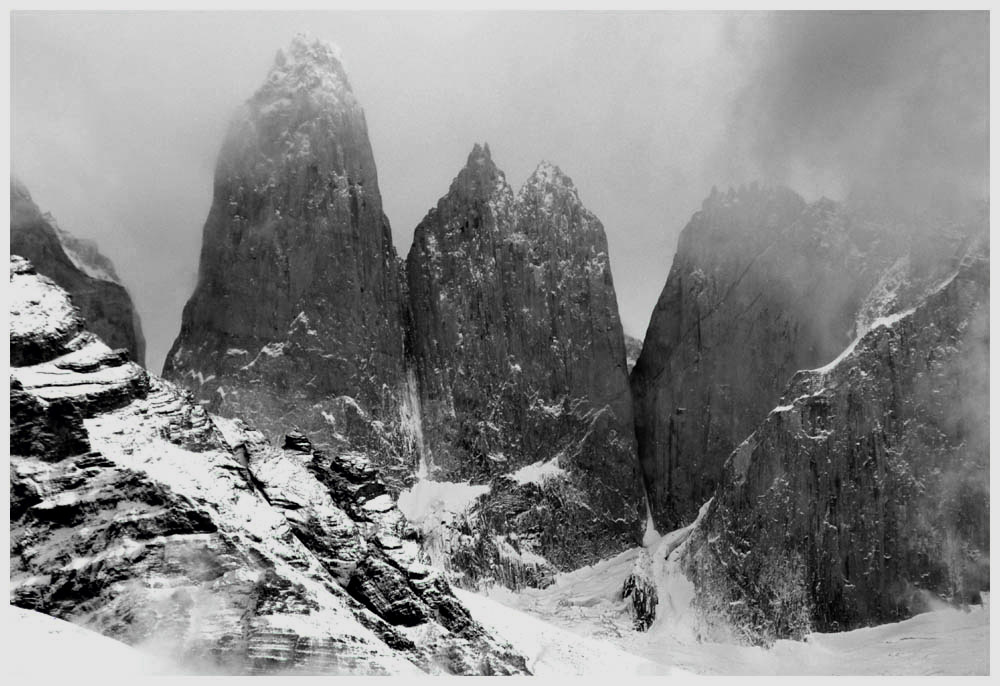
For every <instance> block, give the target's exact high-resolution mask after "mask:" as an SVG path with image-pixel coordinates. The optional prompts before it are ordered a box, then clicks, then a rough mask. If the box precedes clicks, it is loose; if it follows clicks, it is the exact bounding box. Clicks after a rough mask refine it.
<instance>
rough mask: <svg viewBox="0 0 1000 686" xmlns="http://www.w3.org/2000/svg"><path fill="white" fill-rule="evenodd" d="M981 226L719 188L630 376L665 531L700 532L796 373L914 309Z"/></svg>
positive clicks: (683, 244) (692, 232) (653, 500)
mask: <svg viewBox="0 0 1000 686" xmlns="http://www.w3.org/2000/svg"><path fill="white" fill-rule="evenodd" d="M973 224H975V222H973ZM970 231H971V229H970V228H969V226H966V225H964V224H963V225H961V226H951V227H942V226H941V225H928V227H926V228H922V229H920V230H917V229H913V228H912V227H907V228H906V231H900V230H897V228H896V227H893V226H889V225H887V224H885V223H884V222H882V223H880V222H875V221H871V220H868V219H866V218H865V217H864V216H860V215H857V214H853V213H851V212H849V211H847V210H845V209H844V208H843V207H841V206H839V205H837V204H836V203H833V202H832V201H829V200H825V199H824V200H820V201H818V202H816V203H813V204H806V202H805V201H803V200H802V198H800V197H799V196H798V195H796V194H794V193H793V192H791V191H789V190H787V189H782V188H775V189H767V188H759V187H757V186H752V187H750V188H741V189H740V190H739V191H733V190H730V191H729V192H728V193H718V192H716V191H714V189H713V193H712V195H711V196H710V197H709V198H708V199H707V200H706V201H705V202H704V203H703V206H702V209H701V211H700V212H697V213H696V214H695V215H694V216H693V217H692V219H691V221H690V222H689V224H688V225H687V227H686V228H685V229H684V231H683V232H682V234H681V237H680V240H679V243H678V247H677V253H676V255H675V257H674V262H673V266H672V267H671V270H670V274H669V276H668V278H667V283H666V285H665V286H664V289H663V292H662V294H661V295H660V298H659V301H658V302H657V305H656V309H655V311H654V312H653V315H652V318H651V321H650V325H649V330H648V332H647V334H646V337H645V340H644V344H643V349H642V353H641V355H640V357H639V360H638V362H637V363H636V366H635V369H634V370H633V372H632V375H631V385H632V391H633V396H634V398H635V412H636V436H637V439H638V446H639V456H640V460H641V463H642V468H643V472H644V476H645V480H646V484H647V487H648V491H649V497H650V505H651V508H652V511H653V516H654V520H655V522H656V525H657V527H658V528H659V529H660V530H661V531H663V530H668V529H674V528H677V527H679V526H681V525H683V524H686V523H690V522H691V521H692V520H693V519H694V517H695V516H696V514H697V511H698V508H699V507H700V506H701V505H702V504H703V503H704V502H705V501H707V500H708V499H709V498H710V497H712V494H713V493H714V492H715V489H716V486H717V485H718V484H719V483H720V478H721V476H722V465H723V463H724V462H725V460H726V458H727V457H728V455H729V454H730V453H731V452H732V450H733V449H734V448H735V447H736V446H737V445H738V444H739V443H740V442H741V441H742V440H743V439H744V438H746V437H747V436H748V435H749V434H750V433H751V432H752V431H753V430H754V428H755V427H756V426H757V424H758V423H759V422H760V421H761V420H763V419H764V417H765V416H766V415H767V412H768V411H769V410H770V409H771V408H772V407H774V405H776V404H777V401H778V399H779V398H780V396H781V394H782V391H783V389H784V388H785V385H786V384H787V382H788V380H789V379H790V378H791V376H792V375H793V374H794V373H795V372H796V371H797V370H800V369H810V368H814V367H817V366H819V365H821V364H824V363H826V362H829V361H830V360H832V359H834V358H835V357H836V356H837V354H838V353H839V352H840V351H841V350H843V348H844V347H845V346H846V345H847V344H848V343H850V341H851V340H852V339H853V338H854V337H855V335H856V334H857V333H859V332H861V331H863V330H864V329H865V328H866V326H867V325H868V324H870V322H871V321H873V320H874V319H876V318H877V317H878V316H881V315H883V314H889V313H890V312H892V311H898V310H899V309H900V308H905V307H907V306H909V305H911V304H913V302H915V300H916V299H918V298H919V297H920V296H921V295H923V294H924V293H925V292H926V289H927V287H928V286H929V285H930V284H932V283H936V282H938V281H939V280H940V279H941V278H942V277H943V276H944V275H945V273H947V272H948V271H951V270H953V269H954V267H955V265H956V264H957V261H958V260H959V259H961V257H962V255H963V254H964V251H965V249H966V248H967V246H968V243H969V235H970ZM904 237H905V238H904ZM942 255H945V256H947V257H948V259H941V256H942Z"/></svg>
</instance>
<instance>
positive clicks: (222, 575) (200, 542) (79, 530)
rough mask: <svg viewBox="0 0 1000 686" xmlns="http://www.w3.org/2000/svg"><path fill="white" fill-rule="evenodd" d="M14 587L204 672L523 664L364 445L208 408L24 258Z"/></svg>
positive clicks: (16, 323) (468, 668)
mask: <svg viewBox="0 0 1000 686" xmlns="http://www.w3.org/2000/svg"><path fill="white" fill-rule="evenodd" d="M10 281H11V284H10V294H11V322H12V324H11V352H12V364H13V365H14V367H13V369H12V373H11V390H10V394H11V425H10V434H11V602H12V603H13V604H14V605H17V606H19V607H22V608H26V609H32V610H36V611H40V612H43V613H45V614H48V615H52V616H55V617H59V618H62V619H66V620H69V621H72V622H73V623H75V624H79V625H82V626H86V627H88V628H90V629H93V630H95V631H98V632H100V633H102V634H105V635H107V636H111V637H113V638H116V639H118V640H121V641H123V642H125V643H128V644H130V645H134V646H139V647H143V648H145V649H147V650H152V651H154V652H157V653H161V654H163V655H164V656H166V657H170V658H172V660H173V661H174V662H175V663H178V664H183V665H184V666H185V667H186V669H187V670H188V671H191V672H194V673H219V672H220V671H221V672H223V673H235V674H262V673H294V674H419V673H421V672H430V673H458V674H512V673H525V672H526V669H525V664H524V659H523V658H522V657H520V656H518V655H516V654H515V653H514V652H513V651H512V650H511V649H510V648H509V646H507V645H506V644H501V643H499V642H498V641H497V640H496V639H494V638H493V637H492V636H490V635H489V634H488V633H487V632H486V631H485V630H484V629H483V627H481V626H480V625H479V624H477V623H476V622H475V621H473V620H472V618H471V616H470V615H469V612H468V611H467V610H466V608H465V607H464V606H463V605H462V604H461V603H460V602H459V601H458V600H457V598H456V597H455V596H454V594H453V593H452V591H451V588H450V586H449V584H448V583H447V581H446V580H445V579H444V578H443V577H442V576H441V575H440V574H439V573H438V572H436V571H435V570H433V569H431V568H429V567H427V566H426V565H424V564H423V563H422V562H421V561H420V559H419V557H420V550H419V546H418V545H417V543H416V542H415V540H414V539H415V536H416V534H415V533H414V532H413V531H412V530H411V529H410V528H409V527H408V525H407V524H406V522H405V520H404V519H403V517H402V515H401V514H400V512H399V510H397V509H396V508H395V507H394V505H393V502H392V499H391V498H390V496H389V495H388V493H387V489H386V485H385V484H384V483H383V482H382V481H381V479H380V478H379V476H378V473H377V470H375V469H374V468H373V467H372V465H371V464H370V463H369V461H368V458H367V456H366V455H364V454H362V453H350V454H344V453H336V454H327V453H324V452H322V451H320V450H314V449H313V447H312V445H311V444H310V443H309V441H308V439H307V438H305V437H304V436H302V435H301V434H298V433H292V434H290V435H289V436H288V437H287V438H286V440H285V444H284V448H283V449H277V448H274V447H271V446H270V445H269V444H268V443H267V441H266V440H265V439H264V437H263V435H261V434H260V433H258V432H256V431H253V430H252V429H249V428H248V427H247V426H246V425H244V424H243V423H242V422H241V421H239V420H224V419H221V418H217V417H212V416H210V415H208V414H207V413H206V412H205V410H204V408H203V407H201V406H200V405H198V404H196V403H194V401H193V398H192V396H191V395H190V394H189V393H186V392H183V391H181V390H179V389H178V388H177V387H176V386H174V385H173V384H171V383H169V382H166V381H163V380H161V379H158V378H156V377H155V376H152V375H149V374H147V373H146V372H145V371H144V370H143V369H142V368H140V367H139V366H138V365H136V364H134V363H131V362H129V361H127V360H126V359H125V358H124V357H123V356H122V355H120V354H118V353H117V352H115V351H112V350H111V349H109V348H108V347H107V346H106V345H104V344H103V343H102V342H101V341H100V340H99V339H98V338H97V337H96V336H94V335H93V334H92V333H90V332H87V331H85V330H84V328H83V322H82V320H81V318H80V316H79V313H78V312H77V311H76V309H75V308H74V307H73V306H72V304H71V303H70V301H69V299H68V297H67V296H66V293H65V292H64V291H62V290H61V289H59V288H58V287H57V286H56V285H55V284H54V283H53V282H52V281H51V280H49V279H47V278H45V277H40V276H38V275H37V274H35V273H34V270H33V268H32V267H31V265H30V264H29V263H28V262H26V261H25V260H23V259H21V258H18V257H16V256H15V257H14V258H12V261H11V278H10Z"/></svg>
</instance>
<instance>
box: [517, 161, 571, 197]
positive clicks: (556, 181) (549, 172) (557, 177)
mask: <svg viewBox="0 0 1000 686" xmlns="http://www.w3.org/2000/svg"><path fill="white" fill-rule="evenodd" d="M527 186H561V187H565V188H571V189H573V190H576V186H574V185H573V179H571V178H570V177H569V176H567V175H566V174H565V173H564V172H563V170H562V169H560V168H559V166H558V165H555V164H552V163H551V162H549V161H548V160H542V161H541V162H539V163H538V166H537V167H535V171H533V172H531V175H530V176H529V177H528V179H527V181H525V182H524V187H527Z"/></svg>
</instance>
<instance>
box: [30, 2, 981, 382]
mask: <svg viewBox="0 0 1000 686" xmlns="http://www.w3.org/2000/svg"><path fill="white" fill-rule="evenodd" d="M11 32H12V49H11V156H12V161H11V168H12V170H13V171H14V172H15V173H16V174H17V175H18V176H19V177H20V179H21V180H22V181H23V182H24V183H25V184H26V185H27V187H28V189H29V190H30V191H31V193H32V195H33V197H34V199H35V201H36V202H37V203H38V204H39V206H40V207H41V208H42V210H43V211H49V212H51V213H52V214H53V215H54V216H55V217H56V219H57V221H58V222H59V224H60V225H61V226H62V227H63V228H65V229H67V230H69V231H70V232H72V233H75V234H76V235H78V236H80V237H85V238H92V239H95V240H96V241H97V242H98V243H99V245H100V247H101V249H102V251H103V252H104V253H105V254H106V255H107V256H108V257H110V258H111V259H112V260H113V261H114V263H115V265H116V267H117V269H118V272H119V274H120V275H121V276H122V278H123V280H124V281H125V283H126V285H127V286H128V287H129V289H130V290H131V292H132V294H133V297H134V298H135V300H136V304H137V306H138V309H139V313H140V315H141V317H142V322H143V328H144V330H145V334H146V338H147V345H148V352H147V363H148V365H149V367H150V368H151V369H153V370H155V371H159V369H160V368H161V367H162V363H163V358H164V356H165V355H166V352H167V350H168V348H169V347H170V344H171V343H172V341H173V338H174V337H175V336H176V335H177V332H178V330H179V327H180V317H181V309H182V308H183V306H184V303H185V302H186V300H187V298H188V297H189V296H190V294H191V292H192V291H193V289H194V285H195V280H196V277H197V265H198V255H199V250H200V242H201V230H202V226H203V224H204V221H205V218H206V216H207V213H208V209H209V205H210V203H211V192H212V174H213V170H214V165H215V158H216V155H217V153H218V151H219V147H220V145H221V143H222V138H223V134H224V131H225V129H226V126H227V123H228V121H229V118H230V117H231V115H232V114H233V113H234V111H235V110H236V108H237V107H238V105H239V104H240V103H241V102H242V101H244V100H245V99H247V98H248V97H249V96H250V95H251V94H252V93H253V91H254V90H255V89H256V88H257V87H258V86H259V85H260V83H261V82H262V80H263V78H264V76H265V75H266V73H267V71H268V68H269V67H270V65H271V63H272V61H273V59H274V54H275V52H276V51H277V50H278V48H280V47H283V46H285V45H287V44H288V42H289V41H290V40H291V38H292V36H293V35H294V34H295V33H297V32H306V33H308V34H309V35H311V36H314V37H318V38H322V39H326V40H330V41H332V42H333V43H336V44H337V45H339V46H340V48H341V50H342V52H343V56H344V62H345V65H346V67H347V71H348V74H349V77H350V79H351V82H352V85H353V88H354V90H355V92H356V93H357V95H358V97H359V99H360V101H361V103H362V105H363V107H364V109H365V114H366V118H367V121H368V127H369V134H370V136H371V142H372V148H373V150H374V153H375V161H376V164H377V166H378V174H379V184H380V187H381V190H382V198H383V203H384V208H385V212H386V214H387V215H388V217H389V220H390V222H391V225H392V232H393V237H394V241H395V244H396V248H397V250H398V251H399V253H400V254H401V255H403V256H405V255H406V253H407V252H408V250H409V247H410V242H411V240H412V235H413V229H414V227H415V226H416V224H417V223H418V222H419V221H420V219H421V218H422V217H423V215H424V214H425V213H426V212H427V210H428V209H429V208H430V207H432V206H433V205H435V204H436V202H437V199H438V198H439V197H440V196H441V195H443V194H444V193H445V192H446V191H447V188H448V185H449V183H450V182H451V180H452V178H453V177H454V176H455V174H456V173H457V172H458V170H459V169H460V168H461V166H462V165H463V164H464V161H465V158H466V156H467V154H468V152H469V150H470V149H471V148H472V145H473V143H475V142H483V141H485V142H488V143H489V144H490V148H491V150H492V152H493V157H494V160H495V161H496V162H497V164H498V165H499V166H500V167H501V168H502V169H503V170H504V171H505V172H506V173H507V178H508V180H509V181H510V183H511V185H512V186H514V187H515V189H516V188H517V187H518V186H520V184H521V183H522V182H523V181H524V179H525V178H527V176H528V174H529V173H530V172H531V170H532V169H533V168H534V167H535V165H536V164H537V163H538V162H539V161H540V160H543V159H545V160H549V161H551V162H554V163H555V164H558V165H559V166H560V167H561V168H562V169H563V171H565V172H566V173H567V174H568V175H569V176H571V177H572V178H573V180H574V181H575V183H576V185H577V187H578V189H579V192H580V197H581V199H582V200H583V202H584V204H586V205H587V207H589V208H590V209H591V210H592V211H593V212H594V213H595V214H596V215H597V216H598V217H600V218H601V220H602V221H603V223H604V226H605V229H606V230H607V234H608V242H609V246H610V253H611V255H610V257H611V264H612V270H613V274H614V279H615V285H616V288H617V292H618V301H619V305H620V308H621V314H622V319H623V322H624V325H625V329H626V332H628V333H631V334H633V335H636V336H642V334H643V333H644V332H645V329H646V325H647V324H648V320H649V315H650V313H651V311H652V308H653V305H654V304H655V301H656V298H657V297H658V295H659V293H660V290H661V289H662V287H663V283H664V281H665V280H666V276H667V272H668V270H669V268H670V263H671V258H672V256H673V251H674V246H675V244H676V240H677V236H678V234H679V232H680V230H681V229H682V228H683V226H684V224H685V223H686V221H687V219H688V218H689V217H690V215H691V214H692V213H693V212H694V211H696V210H697V209H698V208H699V206H700V204H701V200H702V199H703V198H704V197H705V196H706V195H707V194H708V192H709V191H710V189H711V187H712V186H713V185H718V186H719V187H720V188H721V187H725V186H726V185H728V184H738V183H741V182H749V181H753V180H756V179H759V180H762V181H765V182H771V183H775V182H780V183H786V184H788V185H791V186H792V187H793V188H794V189H796V190H798V191H799V192H800V193H802V194H803V195H804V196H805V197H806V198H807V199H809V200H813V199H816V198H818V197H819V196H820V195H824V194H825V195H827V196H829V197H834V198H838V199H843V198H845V197H847V196H848V195H850V194H851V193H853V192H855V191H858V192H862V191H871V190H872V188H877V191H878V192H879V193H881V194H883V195H885V194H888V195H889V196H891V197H892V198H893V199H894V200H896V201H898V202H899V203H900V204H905V205H910V204H913V203H914V202H918V199H920V198H927V197H931V196H933V197H934V198H935V205H936V206H938V207H942V206H950V205H949V203H951V202H952V201H953V200H954V199H955V198H959V199H961V200H963V201H964V200H966V199H968V198H969V197H972V198H974V199H976V198H978V199H982V198H983V197H985V194H986V188H987V182H986V172H985V169H986V159H987V158H986V131H987V109H986V102H987V93H986V79H987V77H986V74H987V64H988V61H987V22H986V16H985V14H984V13H979V14H965V15H947V14H935V15H928V14H910V15H901V14H895V15H879V16H873V15H859V14H857V13H853V14H848V15H830V14H827V13H823V14H820V13H809V14H808V15H807V16H806V15H781V16H774V15H762V14H721V13H686V14H683V13H660V14H652V13H630V14H624V15H623V14H612V13H569V12H562V13H544V14H526V13H504V14H491V13H474V14H444V13H441V14H405V13H394V14H376V13H267V14H259V13H258V14H253V13H247V14H241V13H135V14H129V13H91V14H81V13H75V14H68V13H62V14H55V13H47V14H23V13H22V14H14V15H13V16H12V19H11ZM956 202H957V201H956Z"/></svg>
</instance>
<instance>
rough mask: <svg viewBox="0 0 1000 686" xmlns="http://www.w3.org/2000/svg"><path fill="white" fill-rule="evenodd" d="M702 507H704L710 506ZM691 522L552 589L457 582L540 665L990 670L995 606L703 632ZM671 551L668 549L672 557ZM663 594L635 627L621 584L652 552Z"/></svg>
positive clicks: (756, 670) (478, 615) (717, 671)
mask: <svg viewBox="0 0 1000 686" xmlns="http://www.w3.org/2000/svg"><path fill="white" fill-rule="evenodd" d="M702 511H703V512H704V508H703V510H702ZM689 531H690V527H688V528H685V529H682V530H679V531H675V532H671V533H670V534H667V535H666V536H663V537H662V538H660V539H659V540H658V541H656V542H655V544H654V545H653V546H651V547H650V548H646V549H643V548H634V549H632V550H628V551H626V552H624V553H622V554H620V555H618V556H616V557H614V558H612V559H609V560H603V561H601V562H599V563H598V564H595V565H593V566H591V567H584V568H583V569H579V570H576V571H575V572H571V573H568V574H559V575H558V576H557V577H556V579H555V583H554V584H553V585H552V586H550V587H548V588H546V589H524V590H522V591H520V592H517V593H514V592H511V591H510V590H508V589H494V590H493V591H491V592H490V593H489V597H486V596H483V595H478V594H474V593H470V592H468V591H457V593H458V595H459V598H460V599H461V600H462V602H463V603H464V604H465V606H466V607H468V608H469V610H470V611H471V612H472V615H473V617H474V618H475V619H476V620H477V621H479V622H480V623H481V624H483V625H484V626H486V627H488V628H489V629H491V630H492V631H493V632H494V633H495V634H496V635H498V636H500V637H502V638H504V639H506V640H508V641H510V643H511V644H512V645H513V646H514V647H515V648H516V649H517V650H518V651H519V652H521V653H522V654H524V655H525V656H526V657H527V659H528V667H529V669H531V670H532V671H533V672H534V673H535V674H536V675H539V676H545V675H565V676H569V675H600V674H615V675H619V676H628V675H663V674H671V675H678V674H703V675H727V674H728V675H770V674H775V675H801V674H811V675H893V674H896V675H934V674H949V675H974V674H988V673H989V606H988V604H987V605H986V606H985V607H984V606H974V607H972V608H970V609H969V610H968V611H962V610H957V609H953V608H947V609H939V610H937V611H934V612H928V613H925V614H921V615H917V616H916V617H913V618H911V619H908V620H906V621H903V622H898V623H892V624H884V625H882V626H877V627H871V628H864V629H857V630H854V631H848V632H842V633H813V634H809V635H808V636H806V638H805V640H804V641H789V640H780V641H777V642H776V643H775V644H774V646H773V647H771V648H769V649H768V648H762V647H754V646H744V645H736V644H734V643H720V642H709V641H701V640H699V637H698V633H699V629H698V620H697V616H696V614H695V612H694V610H693V609H692V608H691V606H690V602H691V599H692V598H693V595H694V589H693V587H692V585H691V584H690V582H689V581H687V579H686V578H685V577H684V574H683V572H682V570H681V567H680V557H681V555H682V554H683V547H684V545H685V543H686V537H687V534H688V533H689ZM667 551H670V554H669V556H668V557H667V559H666V560H664V559H663V558H664V556H666V554H667ZM647 553H648V554H651V556H652V557H653V559H654V564H653V576H654V578H655V581H656V585H657V590H658V592H659V596H660V603H659V608H658V610H659V611H658V613H657V619H656V621H655V622H654V623H653V625H652V627H651V628H650V630H649V631H647V632H638V631H635V630H634V629H633V628H632V615H631V612H630V608H629V606H628V604H627V603H626V602H625V601H624V600H623V599H622V595H621V588H622V584H623V582H624V580H625V578H626V577H627V576H628V575H629V574H630V573H631V571H632V569H633V566H634V564H635V562H636V560H638V559H639V558H640V557H642V556H643V555H644V554H647Z"/></svg>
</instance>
